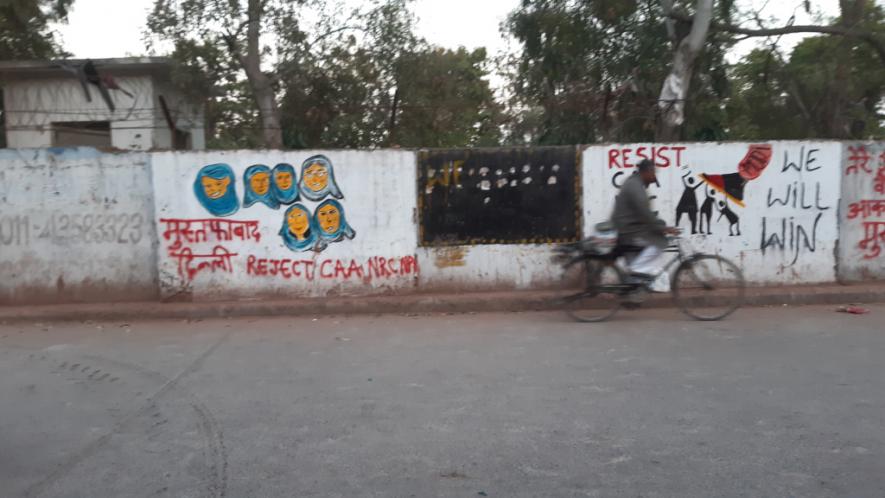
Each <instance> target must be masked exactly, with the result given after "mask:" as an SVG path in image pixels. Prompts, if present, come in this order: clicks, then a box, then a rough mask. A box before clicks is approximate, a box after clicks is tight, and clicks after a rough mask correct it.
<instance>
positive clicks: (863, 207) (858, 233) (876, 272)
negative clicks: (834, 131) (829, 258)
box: [839, 142, 885, 281]
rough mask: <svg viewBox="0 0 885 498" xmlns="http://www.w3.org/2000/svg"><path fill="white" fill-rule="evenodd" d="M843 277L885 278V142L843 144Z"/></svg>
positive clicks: (840, 252) (860, 278) (841, 232)
mask: <svg viewBox="0 0 885 498" xmlns="http://www.w3.org/2000/svg"><path fill="white" fill-rule="evenodd" d="M842 157H843V164H844V168H843V173H842V203H841V208H840V212H841V213H842V224H841V226H840V227H839V262H840V265H839V279H840V280H843V281H857V280H876V279H885V143H883V142H878V143H875V142H867V143H847V144H845V145H843V155H842Z"/></svg>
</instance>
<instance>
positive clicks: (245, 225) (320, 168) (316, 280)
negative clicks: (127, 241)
mask: <svg viewBox="0 0 885 498" xmlns="http://www.w3.org/2000/svg"><path fill="white" fill-rule="evenodd" d="M336 158H343V159H345V160H347V161H348V162H353V163H355V164H360V165H361V166H362V165H364V164H366V163H369V164H371V163H372V161H375V167H374V169H373V170H371V171H367V170H365V169H364V168H362V167H361V168H360V169H356V170H355V169H351V170H346V169H345V170H344V171H346V172H349V173H351V175H352V174H353V172H355V171H357V172H359V173H358V174H359V175H360V176H362V178H358V177H348V176H347V175H345V176H344V178H343V179H344V181H342V178H341V177H339V176H336V173H337V174H338V175H341V174H342V173H341V171H340V170H339V169H338V168H337V167H338V166H339V163H338V162H336V161H337V160H338V159H336ZM383 158H391V160H392V162H391V163H389V164H388V163H384V162H381V161H382V160H383ZM164 161H165V162H164ZM156 162H157V164H162V166H158V167H156V168H155V177H154V186H155V190H156V191H157V192H159V193H160V194H159V195H158V199H157V229H158V230H159V238H160V251H161V253H160V254H161V258H160V265H159V266H160V269H159V276H160V286H161V292H162V294H163V295H166V296H168V295H170V294H176V293H192V294H197V293H200V294H204V295H205V294H224V295H238V294H239V295H253V294H254V293H255V292H272V293H285V292H297V293H298V294H299V295H323V294H324V293H330V292H331V293H335V292H345V291H349V290H353V291H356V290H358V289H369V290H378V289H384V288H394V287H401V286H406V285H410V284H412V285H414V283H415V282H416V279H417V269H418V264H417V257H416V256H415V254H414V250H415V246H416V243H415V241H414V239H410V238H409V237H408V236H406V234H409V232H410V231H412V232H413V231H414V229H411V230H410V225H411V224H412V221H411V219H412V215H413V213H412V211H411V210H407V211H400V210H399V208H398V207H397V208H395V207H394V206H402V205H404V203H407V202H408V201H409V200H412V202H414V201H413V199H414V197H413V194H411V193H410V192H408V191H407V190H406V189H407V188H410V187H413V186H414V181H415V180H414V154H413V153H408V152H402V153H400V152H392V153H390V152H387V153H379V154H373V153H368V152H350V151H344V152H332V153H329V154H328V155H326V154H316V153H313V154H310V153H308V154H303V153H302V154H297V153H296V154H293V153H285V152H281V153H254V152H248V151H243V152H233V153H222V152H219V153H211V152H207V153H192V154H177V155H169V156H167V155H161V157H159V158H158V159H157V160H156ZM194 163H196V164H194ZM270 165H275V166H273V167H270ZM293 165H299V167H296V166H293ZM408 173H411V177H410V176H409V174H408ZM376 176H377V177H378V180H377V187H375V186H374V185H373V183H372V182H373V180H372V178H373V177H376ZM184 179H186V182H182V180H184ZM239 182H242V183H241V184H240V183H239ZM182 183H186V184H187V185H191V184H192V185H193V188H192V189H189V190H190V191H184V192H183V191H182V190H181V189H180V187H179V186H180V185H181V184H182ZM348 185H349V186H350V187H349V189H350V190H351V191H356V195H355V197H351V196H350V195H347V196H346V195H345V194H346V193H348V192H347V191H346V189H347V188H348ZM357 187H359V188H358V189H357ZM410 194H411V195H410ZM354 205H355V206H357V207H358V208H354V207H353V206H354ZM367 206H368V208H366V207H367ZM394 213H396V214H394ZM400 213H401V214H400ZM354 216H355V217H354ZM411 226H413V225H411ZM361 227H368V228H367V232H368V233H375V234H377V235H376V236H373V237H359V236H358V233H360V230H362V228H361ZM404 254H405V255H404ZM299 282H301V285H299V284H298V283H299ZM308 284H309V285H308ZM293 285H294V287H292V286H293Z"/></svg>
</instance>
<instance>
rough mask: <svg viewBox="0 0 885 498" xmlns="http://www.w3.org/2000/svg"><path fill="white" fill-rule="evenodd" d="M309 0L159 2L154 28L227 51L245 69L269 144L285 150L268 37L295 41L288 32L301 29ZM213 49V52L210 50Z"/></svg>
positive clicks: (231, 62) (181, 42)
mask: <svg viewBox="0 0 885 498" xmlns="http://www.w3.org/2000/svg"><path fill="white" fill-rule="evenodd" d="M305 2H306V0H230V1H219V0H156V3H155V4H154V10H153V12H152V13H151V14H150V16H149V17H148V29H149V30H150V31H151V32H152V33H153V34H155V35H158V36H160V37H161V38H162V39H167V40H171V41H173V42H174V43H175V44H176V46H177V47H182V46H185V45H188V44H189V45H191V46H205V47H213V48H214V49H216V50H219V51H221V53H220V55H223V56H224V58H225V61H224V63H225V64H226V65H228V66H229V68H230V69H231V70H232V71H236V70H242V71H243V73H244V74H245V76H246V80H247V82H248V89H249V93H250V96H251V98H252V99H253V100H254V102H255V103H256V104H257V108H258V117H259V120H260V130H261V138H262V142H263V145H264V146H265V147H268V148H273V149H278V148H281V147H282V146H283V138H282V128H281V126H280V113H279V108H278V106H277V101H276V90H275V88H274V84H275V81H274V78H273V76H272V75H271V74H270V73H267V72H265V71H264V69H263V68H262V64H265V65H267V62H268V61H267V58H268V56H269V55H271V54H272V50H271V48H270V46H268V45H267V44H262V41H261V38H262V34H265V35H266V34H270V33H273V34H275V35H277V36H278V37H279V39H281V40H290V39H291V35H288V34H285V33H284V32H285V31H286V30H292V31H294V32H296V33H300V31H299V19H300V15H299V14H300V8H301V7H302V6H303V5H304V3H305ZM207 49H208V48H207Z"/></svg>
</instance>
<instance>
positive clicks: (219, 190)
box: [194, 163, 240, 216]
mask: <svg viewBox="0 0 885 498" xmlns="http://www.w3.org/2000/svg"><path fill="white" fill-rule="evenodd" d="M194 194H195V195H196V196H197V200H198V201H200V204H202V205H203V207H204V208H206V211H209V213H211V214H212V215H214V216H230V215H232V214H234V213H236V212H237V211H238V210H239V209H240V201H239V199H237V190H236V177H235V176H234V171H233V170H232V169H231V167H230V166H228V165H227V164H222V163H218V164H210V165H209V166H204V167H203V169H201V170H200V172H199V173H197V179H196V180H195V181H194Z"/></svg>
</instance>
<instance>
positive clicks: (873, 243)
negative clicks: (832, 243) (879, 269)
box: [846, 199, 885, 259]
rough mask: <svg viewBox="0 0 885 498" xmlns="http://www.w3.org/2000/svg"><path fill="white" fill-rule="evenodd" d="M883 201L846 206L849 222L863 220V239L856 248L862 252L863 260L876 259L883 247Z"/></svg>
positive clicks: (884, 234)
mask: <svg viewBox="0 0 885 498" xmlns="http://www.w3.org/2000/svg"><path fill="white" fill-rule="evenodd" d="M883 215H885V199H865V200H862V201H858V202H852V203H851V204H849V206H848V213H847V214H846V216H847V217H848V219H849V220H853V219H856V218H860V219H861V220H863V232H864V234H863V239H861V241H860V242H859V243H858V244H857V247H858V248H859V249H860V250H861V251H863V257H864V259H873V258H878V257H879V255H880V254H882V247H881V246H882V245H885V220H882V219H881V218H882V216H883ZM871 218H872V219H871Z"/></svg>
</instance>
